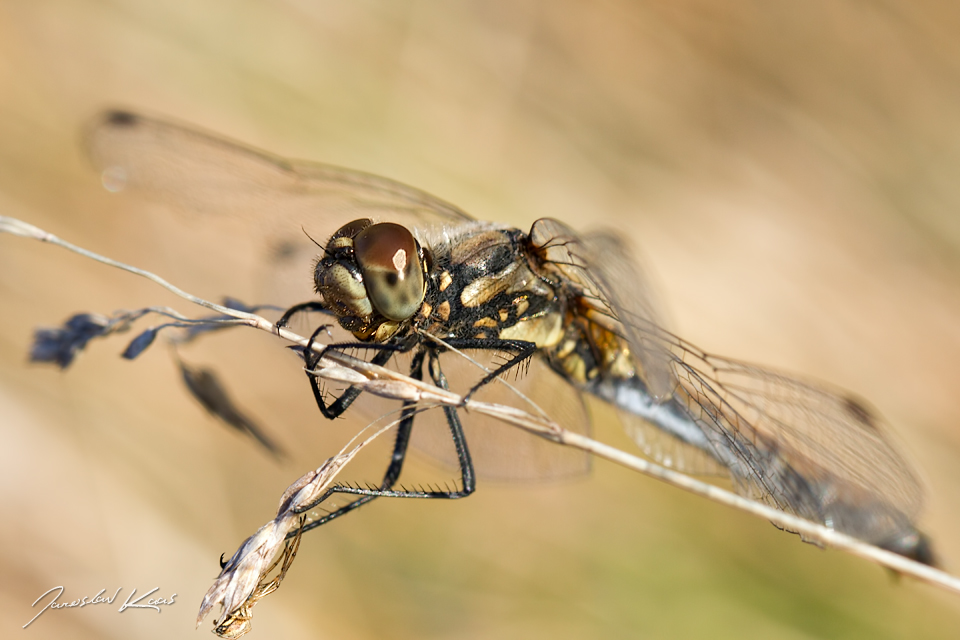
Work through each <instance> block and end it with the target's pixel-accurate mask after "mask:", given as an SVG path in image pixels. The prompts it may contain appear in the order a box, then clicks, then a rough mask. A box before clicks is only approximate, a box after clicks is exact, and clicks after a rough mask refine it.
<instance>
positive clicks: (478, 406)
mask: <svg viewBox="0 0 960 640" xmlns="http://www.w3.org/2000/svg"><path fill="white" fill-rule="evenodd" d="M0 232H7V233H12V234H14V235H19V236H21V237H27V238H33V239H36V240H40V241H43V242H49V243H52V244H56V245H58V246H61V247H63V248H65V249H69V250H70V251H74V252H76V253H79V254H80V255H83V256H86V257H88V258H91V259H93V260H97V261H99V262H103V263H104V264H107V265H110V266H114V267H117V268H119V269H123V270H125V271H129V272H131V273H134V274H137V275H140V276H143V277H145V278H148V279H149V280H151V281H153V282H155V283H157V284H159V285H160V286H162V287H164V288H165V289H167V290H169V291H171V292H173V293H175V294H176V295H178V296H180V297H182V298H184V299H186V300H189V301H190V302H193V303H195V304H198V305H200V306H203V307H206V308H208V309H212V310H214V311H216V312H217V313H221V314H223V315H228V316H232V317H234V318H237V319H239V320H241V321H242V322H243V323H244V324H249V325H250V326H252V327H256V328H257V329H260V330H262V331H269V332H271V333H274V334H279V336H280V337H282V338H284V339H285V340H288V341H290V342H293V343H296V344H299V345H301V346H303V347H307V346H308V340H307V339H306V338H304V337H302V336H300V335H298V334H296V333H294V332H292V331H290V330H289V329H286V328H283V329H280V330H279V331H277V328H276V326H275V325H274V324H273V323H272V322H270V321H268V320H266V319H265V318H262V317H260V316H258V315H256V314H251V313H246V312H242V311H237V310H235V309H229V308H227V307H223V306H221V305H218V304H214V303H211V302H209V301H207V300H203V299H201V298H197V297H196V296H193V295H190V294H188V293H186V292H184V291H181V290H180V289H178V288H177V287H175V286H173V285H171V284H169V283H168V282H167V281H165V280H163V279H162V278H160V277H158V276H156V275H154V274H152V273H150V272H148V271H144V270H142V269H137V268H135V267H131V266H128V265H125V264H122V263H119V262H116V261H114V260H110V259H109V258H104V257H102V256H99V255H97V254H95V253H92V252H90V251H87V250H86V249H82V248H80V247H77V246H75V245H72V244H70V243H68V242H65V241H63V240H61V239H59V238H57V237H56V236H54V235H53V234H50V233H47V232H45V231H43V230H41V229H38V228H37V227H34V226H33V225H29V224H27V223H24V222H21V221H19V220H17V219H15V218H9V217H5V216H0ZM312 348H313V350H314V351H315V352H317V353H318V354H320V355H322V356H323V357H322V359H321V360H320V362H319V363H318V364H317V369H316V370H315V371H314V372H313V373H315V374H316V375H318V376H321V377H323V378H326V379H329V380H336V381H340V382H346V383H348V384H355V385H358V386H361V387H363V389H364V391H367V392H368V393H373V394H376V395H379V396H383V397H387V398H394V399H399V400H414V401H418V402H423V403H432V404H437V405H447V406H453V407H462V408H463V409H464V410H466V411H468V412H471V411H472V412H477V413H482V414H485V415H488V416H491V417H494V418H497V419H499V420H501V421H503V422H505V423H508V424H511V425H514V426H516V427H519V428H521V429H524V430H526V431H528V432H530V433H533V434H536V435H539V436H540V437H544V438H547V439H548V440H552V441H553V442H557V443H559V444H561V445H566V446H571V447H576V448H578V449H582V450H584V451H588V452H590V453H592V454H593V455H596V456H598V457H600V458H604V459H606V460H609V461H611V462H614V463H616V464H619V465H621V466H624V467H627V468H628V469H631V470H634V471H637V472H639V473H642V474H644V475H647V476H650V477H653V478H657V479H659V480H662V481H664V482H667V483H669V484H671V485H673V486H675V487H679V488H681V489H684V490H686V491H689V492H690V493H694V494H697V495H699V496H702V497H704V498H707V499H709V500H713V501H715V502H720V503H722V504H725V505H728V506H730V507H733V508H735V509H740V510H741V511H745V512H747V513H752V514H754V515H756V516H758V517H761V518H765V519H767V520H769V521H770V522H772V523H774V524H775V525H777V526H778V527H781V528H784V529H789V530H791V531H796V532H798V533H800V534H802V535H803V536H804V537H806V538H808V539H810V540H814V541H816V542H818V543H819V544H822V545H824V546H827V547H832V548H835V549H840V550H843V551H846V552H848V553H851V554H853V555H856V556H859V557H861V558H865V559H868V560H871V561H873V562H876V563H878V564H880V565H882V566H885V567H887V568H888V569H891V570H893V571H896V572H898V573H901V574H904V575H909V576H912V577H914V578H916V579H918V580H922V581H924V582H928V583H930V584H933V585H936V586H939V587H942V588H944V589H947V590H950V591H954V592H956V593H960V578H957V577H955V576H953V575H950V574H948V573H946V572H944V571H941V570H939V569H935V568H933V567H930V566H927V565H925V564H921V563H919V562H915V561H913V560H910V559H908V558H905V557H903V556H901V555H898V554H895V553H893V552H890V551H886V550H884V549H880V548H878V547H875V546H873V545H871V544H868V543H866V542H863V541H861V540H857V539H856V538H852V537H850V536H848V535H845V534H842V533H839V532H837V531H834V530H833V529H830V528H828V527H825V526H823V525H821V524H817V523H815V522H811V521H808V520H804V519H802V518H798V517H796V516H794V515H791V514H788V513H784V512H783V511H779V510H777V509H775V508H773V507H769V506H767V505H764V504H761V503H758V502H754V501H752V500H748V499H746V498H743V497H741V496H739V495H737V494H735V493H732V492H730V491H727V490H725V489H721V488H720V487H716V486H714V485H711V484H707V483H705V482H700V481H699V480H696V479H694V478H692V477H690V476H687V475H685V474H682V473H679V472H676V471H673V470H671V469H667V468H665V467H662V466H660V465H657V464H654V463H652V462H650V461H648V460H645V459H643V458H640V457H638V456H634V455H631V454H629V453H626V452H624V451H621V450H619V449H616V448H614V447H610V446H608V445H605V444H603V443H600V442H597V441H595V440H591V439H590V438H586V437H584V436H582V435H579V434H576V433H572V432H569V431H566V430H564V429H563V428H561V427H560V426H559V425H557V424H556V423H554V422H552V421H551V420H548V419H546V418H542V417H537V416H533V415H531V414H529V413H527V412H525V411H522V410H520V409H517V408H515V407H509V406H504V405H496V404H490V403H485V402H478V401H476V400H472V399H471V400H468V401H466V402H464V399H463V398H462V397H460V396H458V395H457V394H455V393H452V392H450V391H445V390H443V389H440V388H438V387H436V386H434V385H432V384H429V383H426V382H423V381H419V380H414V379H412V378H409V377H407V376H405V375H402V374H400V373H398V372H395V371H391V370H389V369H386V368H383V367H378V366H376V365H373V364H370V363H368V362H365V361H363V360H358V359H356V358H352V357H350V356H348V355H346V354H344V353H339V352H336V351H330V352H325V351H324V346H323V345H318V344H314V345H312Z"/></svg>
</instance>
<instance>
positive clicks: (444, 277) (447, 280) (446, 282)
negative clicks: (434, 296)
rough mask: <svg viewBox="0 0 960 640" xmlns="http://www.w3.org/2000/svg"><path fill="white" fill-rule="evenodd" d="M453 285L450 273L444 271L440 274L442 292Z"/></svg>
mask: <svg viewBox="0 0 960 640" xmlns="http://www.w3.org/2000/svg"><path fill="white" fill-rule="evenodd" d="M451 284H453V278H452V277H451V276H450V272H449V271H444V272H443V273H441V274H440V291H446V290H447V287H449V286H450V285H451Z"/></svg>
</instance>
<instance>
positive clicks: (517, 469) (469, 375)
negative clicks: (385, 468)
mask: <svg viewBox="0 0 960 640" xmlns="http://www.w3.org/2000/svg"><path fill="white" fill-rule="evenodd" d="M467 355H468V356H469V357H471V358H473V359H474V360H476V361H477V362H479V363H480V364H482V365H484V366H486V367H488V368H489V367H491V365H493V364H494V362H495V361H497V358H496V356H495V354H491V353H489V352H476V351H470V352H467ZM441 362H442V367H443V371H444V375H445V376H446V377H447V379H448V381H449V382H450V388H451V389H452V390H454V391H456V392H457V393H461V394H462V393H465V392H466V391H467V390H469V388H470V387H471V386H472V384H474V383H476V382H477V381H478V380H479V379H480V378H482V377H483V373H482V372H481V370H480V369H478V368H477V367H476V366H475V365H474V364H472V363H471V362H469V361H468V360H466V359H465V358H464V357H462V356H460V355H458V354H453V353H449V354H445V355H444V356H443V358H442V360H441ZM566 387H567V384H566V382H564V381H563V380H561V379H560V378H559V376H557V375H556V374H555V373H554V372H553V371H552V370H551V369H550V368H549V367H548V366H546V365H545V364H544V363H543V361H542V360H541V359H540V358H538V357H534V358H533V359H532V360H531V361H530V364H529V366H528V367H523V368H520V367H518V368H517V369H515V370H514V372H507V373H506V374H505V375H504V376H503V377H502V378H501V379H497V380H494V381H492V382H490V383H489V384H487V385H485V386H483V387H482V388H480V389H479V390H478V391H477V392H476V393H475V394H474V396H473V399H475V400H478V401H482V402H490V403H496V404H502V405H506V406H510V407H519V408H522V409H523V410H525V411H528V412H530V413H532V414H534V415H544V416H547V417H550V418H552V419H554V420H555V421H557V422H558V423H559V424H560V426H562V427H564V428H565V429H569V430H571V431H574V432H576V433H580V434H583V435H589V432H590V421H589V418H588V416H587V411H586V407H585V406H584V403H583V398H582V396H581V394H580V393H578V392H576V391H574V390H573V389H570V388H566ZM459 415H460V418H461V422H462V424H463V430H464V435H465V436H466V438H467V444H468V446H469V448H470V455H471V456H472V458H473V463H474V467H475V468H476V470H477V474H478V475H479V476H480V477H481V478H484V479H487V480H508V481H547V480H555V479H560V478H568V477H575V476H579V475H583V474H585V473H587V472H588V471H589V470H590V456H589V454H587V453H585V452H584V451H581V450H579V449H574V448H572V447H563V446H560V445H558V444H556V443H554V442H550V441H549V440H546V439H544V438H540V437H538V436H535V435H532V434H529V433H527V432H525V431H523V430H522V429H519V428H517V427H514V426H510V425H508V424H504V423H503V422H501V421H499V420H496V419H494V418H490V417H488V416H482V415H478V414H471V413H468V412H466V411H461V412H460V413H459ZM412 443H413V445H414V447H415V448H417V449H418V450H420V451H422V452H424V453H426V454H427V455H428V456H429V457H431V458H433V459H435V460H438V461H440V462H441V464H443V466H444V467H447V468H450V469H455V468H456V467H457V457H456V452H455V450H454V448H453V443H452V441H451V439H450V429H449V427H448V425H447V423H446V420H445V419H444V415H443V412H442V411H439V410H432V411H429V412H427V413H424V414H422V415H420V416H418V417H417V422H416V423H415V426H414V429H413V436H412Z"/></svg>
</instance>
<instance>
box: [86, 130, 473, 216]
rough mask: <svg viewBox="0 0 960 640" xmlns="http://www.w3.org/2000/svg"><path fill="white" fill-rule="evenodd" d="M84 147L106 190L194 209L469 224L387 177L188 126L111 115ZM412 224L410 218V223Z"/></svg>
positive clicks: (453, 211) (89, 132)
mask: <svg viewBox="0 0 960 640" xmlns="http://www.w3.org/2000/svg"><path fill="white" fill-rule="evenodd" d="M85 142H86V148H87V151H88V153H89V155H90V158H91V160H92V161H93V164H94V166H95V167H96V168H97V169H98V170H100V171H101V172H102V175H103V180H104V184H105V186H106V187H107V188H108V189H111V190H120V189H124V188H128V187H129V188H135V189H138V190H142V191H144V192H146V193H148V194H149V195H151V196H152V197H155V198H159V199H162V200H164V201H167V202H170V203H173V204H177V205H182V206H184V207H187V208H189V209H191V210H192V211H194V212H198V213H204V214H213V215H222V216H227V217H241V218H245V219H247V220H248V221H249V222H251V223H253V224H264V223H265V224H267V225H269V226H276V225H281V226H292V227H294V229H295V230H299V229H300V226H301V225H303V224H305V222H308V221H309V220H310V219H312V218H315V217H316V216H318V215H326V214H338V213H339V214H342V215H344V216H346V215H351V216H354V217H379V216H387V215H389V216H390V217H391V219H393V220H396V218H400V220H399V221H400V222H405V221H407V220H413V221H415V222H418V223H425V224H431V223H447V222H463V221H466V220H470V219H471V218H470V217H469V216H468V215H467V214H466V213H464V212H463V211H461V210H460V209H458V208H457V207H455V206H453V205H451V204H448V203H446V202H444V201H443V200H440V199H439V198H434V197H433V196H431V195H429V194H427V193H425V192H423V191H420V190H419V189H414V188H413V187H408V186H406V185H404V184H401V183H399V182H395V181H393V180H390V179H388V178H381V177H378V176H374V175H370V174H367V173H362V172H360V171H352V170H350V169H343V168H340V167H334V166H330V165H326V164H321V163H312V162H305V161H300V160H288V159H285V158H282V157H280V156H276V155H273V154H270V153H267V152H266V151H260V150H258V149H254V148H252V147H248V146H245V145H242V144H240V143H237V142H233V141H230V140H228V139H226V138H221V137H219V136H217V135H216V134H212V133H207V132H204V131H201V130H199V129H194V128H191V127H189V126H187V125H182V124H177V123H174V122H170V121H167V120H161V119H158V118H152V117H149V116H145V115H141V114H135V113H131V112H127V111H108V112H105V113H103V114H101V115H100V116H99V117H97V118H96V119H95V120H94V121H93V122H91V124H90V125H89V126H88V128H87V130H86V135H85ZM405 219H406V220H405Z"/></svg>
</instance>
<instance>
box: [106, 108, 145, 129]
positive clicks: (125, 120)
mask: <svg viewBox="0 0 960 640" xmlns="http://www.w3.org/2000/svg"><path fill="white" fill-rule="evenodd" d="M139 120H140V118H139V116H137V115H136V114H135V113H130V112H129V111H109V112H107V114H106V116H105V117H104V121H105V122H107V123H109V124H112V125H114V126H117V127H132V126H134V125H136V124H137V123H138V122H139Z"/></svg>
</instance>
